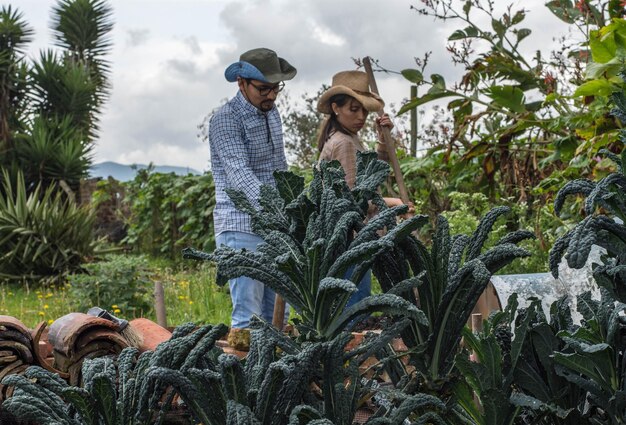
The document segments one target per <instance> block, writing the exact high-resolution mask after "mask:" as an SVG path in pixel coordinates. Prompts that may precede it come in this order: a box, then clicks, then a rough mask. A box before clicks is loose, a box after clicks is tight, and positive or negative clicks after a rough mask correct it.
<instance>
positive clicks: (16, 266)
mask: <svg viewBox="0 0 626 425" xmlns="http://www.w3.org/2000/svg"><path fill="white" fill-rule="evenodd" d="M3 174H4V182H3V185H4V192H5V193H6V195H3V196H0V276H1V277H4V278H16V277H19V276H24V277H30V278H33V279H34V278H38V279H41V278H50V277H59V276H62V275H64V274H65V273H68V272H71V271H75V270H79V269H80V264H81V262H82V261H83V260H84V258H85V257H87V256H91V255H93V254H94V252H95V251H96V249H97V246H98V243H97V241H96V240H95V239H94V233H93V232H94V230H93V221H94V216H93V213H92V212H91V211H89V210H88V209H86V208H84V207H79V206H77V205H76V204H75V203H73V202H70V201H68V200H66V199H64V198H63V197H62V196H61V193H60V192H59V191H58V190H56V188H55V187H54V186H50V187H49V188H48V189H46V190H45V191H42V190H41V186H38V187H36V188H35V190H34V191H33V192H32V193H30V194H28V195H27V192H26V184H25V182H24V178H23V176H22V174H21V173H18V176H17V182H15V183H13V182H12V181H11V179H10V177H9V174H8V172H6V171H4V173H3Z"/></svg>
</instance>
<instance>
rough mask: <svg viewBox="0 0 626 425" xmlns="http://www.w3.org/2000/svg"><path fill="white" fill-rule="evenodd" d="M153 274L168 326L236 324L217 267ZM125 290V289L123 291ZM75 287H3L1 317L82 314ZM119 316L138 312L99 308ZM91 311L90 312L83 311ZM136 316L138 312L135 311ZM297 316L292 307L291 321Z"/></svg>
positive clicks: (157, 263) (181, 266) (30, 320)
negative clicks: (161, 293) (161, 292)
mask: <svg viewBox="0 0 626 425" xmlns="http://www.w3.org/2000/svg"><path fill="white" fill-rule="evenodd" d="M148 264H149V266H148V267H149V270H150V274H151V276H152V278H151V282H150V285H151V286H150V287H148V288H146V289H147V290H148V292H149V293H150V294H153V293H154V286H153V284H154V282H155V281H159V282H161V284H162V285H163V290H164V293H165V308H166V318H167V325H168V326H172V327H175V326H178V325H180V324H182V323H186V322H194V323H199V324H204V323H212V324H217V323H225V324H226V325H230V315H231V312H232V305H231V301H230V295H229V293H228V287H227V286H225V287H218V286H217V285H216V284H215V267H214V266H213V265H211V264H209V263H197V262H192V261H183V262H180V263H174V262H172V261H169V260H165V259H159V258H151V259H148ZM120 290H122V289H120ZM72 292H73V291H71V288H70V285H69V284H65V285H61V286H52V285H35V286H33V285H32V284H31V285H28V284H27V283H23V284H16V283H13V284H9V283H0V314H2V315H7V316H13V317H15V318H17V319H19V320H20V321H21V322H22V323H24V325H26V326H28V327H30V328H34V327H35V326H36V325H37V324H38V323H39V322H41V321H45V322H47V323H48V324H51V323H52V322H53V321H54V320H56V319H58V318H59V317H61V316H64V315H66V314H68V313H72V312H76V311H81V310H80V309H79V308H77V307H76V306H77V305H78V300H76V299H74V298H73V296H75V295H72ZM372 292H373V293H375V294H377V293H380V292H381V290H380V285H378V282H377V280H376V278H375V277H374V276H372ZM99 307H102V308H104V309H107V310H109V311H111V312H112V313H113V314H115V315H116V316H118V317H120V318H123V319H127V320H131V319H134V318H135V317H134V314H133V313H131V312H125V311H123V310H122V309H121V308H122V307H121V306H117V305H116V304H113V305H111V306H103V305H101V306H99ZM83 312H85V311H83ZM135 314H136V313H135ZM140 315H142V316H143V317H146V318H148V319H150V320H153V321H156V313H155V311H154V309H152V310H150V311H146V312H143V313H140ZM294 317H296V313H295V311H294V310H293V309H292V311H291V315H290V318H291V319H293V318H294Z"/></svg>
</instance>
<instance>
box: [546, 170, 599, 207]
mask: <svg viewBox="0 0 626 425" xmlns="http://www.w3.org/2000/svg"><path fill="white" fill-rule="evenodd" d="M595 187H596V184H595V183H594V182H592V181H591V180H588V179H578V180H573V181H571V182H568V183H567V184H566V185H565V186H563V187H562V188H561V189H560V190H559V192H558V193H557V194H556V198H554V213H555V214H556V215H557V216H560V215H561V208H563V204H565V199H566V198H567V197H568V196H569V195H584V196H587V195H589V194H590V193H591V192H592V191H593V189H594V188H595Z"/></svg>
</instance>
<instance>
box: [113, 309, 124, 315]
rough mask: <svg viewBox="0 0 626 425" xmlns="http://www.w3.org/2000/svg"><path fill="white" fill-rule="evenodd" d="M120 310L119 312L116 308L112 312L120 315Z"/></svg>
mask: <svg viewBox="0 0 626 425" xmlns="http://www.w3.org/2000/svg"><path fill="white" fill-rule="evenodd" d="M121 312H122V310H120V309H119V308H116V309H115V310H113V313H115V314H117V313H121Z"/></svg>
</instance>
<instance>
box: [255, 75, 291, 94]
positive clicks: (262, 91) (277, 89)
mask: <svg viewBox="0 0 626 425" xmlns="http://www.w3.org/2000/svg"><path fill="white" fill-rule="evenodd" d="M246 82H247V83H248V84H250V85H251V86H252V87H254V88H255V89H257V90H258V92H259V94H260V95H261V96H267V95H268V94H270V92H271V91H273V92H274V93H279V92H280V91H281V90H282V89H284V88H285V82H284V81H281V82H280V83H278V84H276V85H275V86H260V87H259V86H257V85H256V84H254V83H253V82H252V81H250V80H247V79H246Z"/></svg>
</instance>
